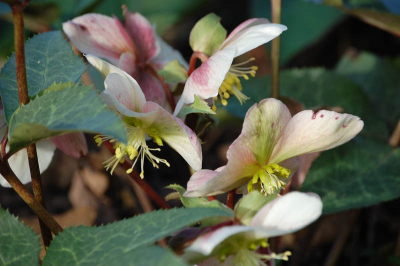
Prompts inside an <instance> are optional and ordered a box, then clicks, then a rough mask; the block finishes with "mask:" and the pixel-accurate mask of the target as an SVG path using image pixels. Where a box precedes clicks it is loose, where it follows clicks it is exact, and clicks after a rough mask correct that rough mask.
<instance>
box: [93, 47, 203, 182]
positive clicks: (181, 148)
mask: <svg viewBox="0 0 400 266" xmlns="http://www.w3.org/2000/svg"><path fill="white" fill-rule="evenodd" d="M86 58H87V59H88V61H89V62H90V63H91V64H92V65H93V66H94V67H95V68H97V69H98V70H99V71H100V72H101V73H102V74H103V75H104V76H105V77H106V79H105V81H104V85H105V90H104V91H103V92H102V93H101V96H102V98H103V100H104V102H105V103H106V104H107V105H108V106H109V107H110V108H112V109H114V110H115V111H117V112H118V113H119V114H120V116H121V119H122V120H123V122H124V123H125V127H126V132H127V139H128V143H126V144H124V143H120V142H116V144H115V146H114V148H115V155H114V156H113V157H112V158H110V159H109V160H108V161H106V162H105V166H106V168H107V169H110V168H111V173H112V172H113V170H114V168H115V167H116V166H117V165H118V163H119V162H123V161H124V160H125V157H128V158H129V159H130V160H134V163H133V165H132V168H131V169H129V170H128V171H127V172H128V173H129V172H131V171H132V169H133V167H134V166H135V164H136V162H137V161H138V160H139V159H140V160H141V168H142V172H141V176H142V177H143V163H144V158H145V157H146V158H147V159H149V161H150V162H151V163H152V164H153V166H154V167H156V168H158V164H159V163H160V162H162V163H164V164H166V165H167V166H169V164H168V162H167V161H166V160H165V159H160V158H158V157H156V156H155V155H153V154H152V151H157V150H159V148H149V147H148V146H147V144H146V136H147V137H148V138H151V139H153V141H154V142H155V143H156V144H157V145H158V146H163V141H165V142H166V143H168V145H169V146H171V147H172V148H173V149H175V150H176V151H177V152H178V153H179V154H180V155H181V156H182V157H183V158H184V159H185V160H186V161H187V163H188V164H189V165H190V166H191V167H192V168H193V169H194V170H196V171H197V170H199V169H201V163H202V153H201V146H200V143H199V141H198V139H197V136H196V134H195V133H194V132H193V131H192V130H191V129H190V128H188V127H187V126H186V125H185V124H184V123H183V122H182V120H180V119H179V118H177V117H175V116H173V115H172V114H170V113H169V112H168V111H166V110H165V109H164V108H162V107H161V106H160V105H158V104H156V103H154V102H151V101H146V98H145V95H144V94H143V92H142V90H141V88H140V86H139V84H138V83H137V82H136V80H135V79H133V78H132V77H131V76H130V75H129V74H128V73H126V72H124V71H123V70H121V69H119V68H117V67H115V66H113V65H111V64H109V63H107V62H105V61H103V60H101V59H99V58H97V57H95V56H91V55H87V56H86ZM105 140H110V141H111V142H115V140H113V139H110V138H109V137H107V136H97V137H96V142H97V143H98V144H99V145H100V144H101V143H102V142H103V141H105Z"/></svg>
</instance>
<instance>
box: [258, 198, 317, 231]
mask: <svg viewBox="0 0 400 266" xmlns="http://www.w3.org/2000/svg"><path fill="white" fill-rule="evenodd" d="M321 213H322V201H321V199H320V197H319V196H318V195H317V194H314V193H302V192H289V193H288V194H286V195H284V196H282V197H278V198H276V199H274V200H273V201H271V202H270V203H268V204H266V205H265V206H264V207H263V208H262V209H261V210H259V211H258V212H257V214H256V215H255V216H254V217H253V219H252V221H251V226H257V227H262V228H263V229H264V230H265V231H266V232H268V235H269V237H274V236H280V235H285V234H289V233H293V232H295V231H298V230H300V229H302V228H304V227H306V226H307V225H309V224H310V223H312V222H314V221H315V220H316V219H318V217H319V216H321Z"/></svg>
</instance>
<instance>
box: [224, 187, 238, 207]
mask: <svg viewBox="0 0 400 266" xmlns="http://www.w3.org/2000/svg"><path fill="white" fill-rule="evenodd" d="M235 194H236V189H232V190H231V191H229V192H228V196H227V197H226V206H228V207H229V208H231V209H232V210H233V207H234V203H235V202H234V200H235Z"/></svg>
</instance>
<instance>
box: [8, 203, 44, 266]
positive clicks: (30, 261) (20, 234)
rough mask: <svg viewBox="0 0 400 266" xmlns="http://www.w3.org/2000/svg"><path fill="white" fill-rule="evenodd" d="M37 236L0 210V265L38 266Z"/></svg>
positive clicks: (38, 248)
mask: <svg viewBox="0 0 400 266" xmlns="http://www.w3.org/2000/svg"><path fill="white" fill-rule="evenodd" d="M39 252H40V244H39V236H38V235H36V234H35V233H34V232H33V230H32V229H31V228H29V227H27V226H26V225H24V224H23V223H22V222H20V221H18V219H17V218H16V217H14V216H13V215H11V214H10V213H9V212H8V211H6V210H4V209H2V208H0V265H7V266H12V265H14V266H18V265H39Z"/></svg>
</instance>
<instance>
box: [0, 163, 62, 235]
mask: <svg viewBox="0 0 400 266" xmlns="http://www.w3.org/2000/svg"><path fill="white" fill-rule="evenodd" d="M0 174H1V175H2V176H3V177H4V178H5V179H6V180H7V182H8V183H10V185H11V186H12V188H13V189H14V190H15V191H16V192H17V193H18V195H19V196H20V197H21V198H22V199H23V201H25V203H26V204H28V206H29V207H30V208H31V209H32V210H33V211H34V212H35V213H36V215H37V216H38V217H39V219H40V220H39V221H42V222H43V223H44V224H45V226H46V228H49V229H50V230H51V232H53V234H55V235H57V234H58V233H61V232H62V231H63V229H62V227H61V226H60V225H59V224H58V223H57V222H56V220H55V219H54V218H53V216H51V215H50V214H49V213H48V212H47V210H46V209H45V208H44V207H43V205H42V204H40V202H39V201H38V200H37V199H35V197H34V196H33V195H32V194H31V193H30V192H29V191H28V190H27V189H26V187H25V186H24V185H23V184H22V183H21V181H19V179H18V178H17V177H16V176H15V174H14V172H13V171H12V170H11V168H10V165H9V164H8V162H7V161H4V160H2V161H1V163H0ZM50 234H51V233H50Z"/></svg>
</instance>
